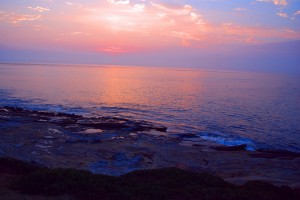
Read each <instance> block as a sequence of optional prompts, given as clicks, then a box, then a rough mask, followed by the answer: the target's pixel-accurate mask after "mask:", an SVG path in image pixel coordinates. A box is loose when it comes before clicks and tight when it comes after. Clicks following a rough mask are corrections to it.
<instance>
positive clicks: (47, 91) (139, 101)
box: [0, 64, 300, 152]
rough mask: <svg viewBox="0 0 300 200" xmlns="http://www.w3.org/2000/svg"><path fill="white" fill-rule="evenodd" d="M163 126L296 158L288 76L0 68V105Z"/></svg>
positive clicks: (299, 87)
mask: <svg viewBox="0 0 300 200" xmlns="http://www.w3.org/2000/svg"><path fill="white" fill-rule="evenodd" d="M5 105H8V106H16V107H23V108H27V109H34V110H48V111H54V112H67V113H76V114H82V115H86V116H95V115H96V116H103V115H105V116H119V117H126V118H131V119H138V120H140V119H143V120H148V121H152V122H157V123H160V124H164V125H166V126H167V127H168V133H167V134H168V135H170V136H172V135H177V134H188V133H190V134H193V135H194V136H195V137H193V138H192V141H193V142H200V143H201V142H203V141H207V142H211V143H220V144H225V145H237V144H244V143H245V144H247V145H248V149H249V150H254V149H258V148H270V149H282V150H291V151H296V152H300V79H299V78H298V77H297V76H296V75H295V76H293V75H279V74H266V73H249V72H229V71H203V70H198V69H178V68H176V69H169V68H168V69H167V68H150V67H147V68H146V67H117V66H107V67H105V66H84V65H76V66H71V65H70V66H62V65H29V64H27V65H24V64H23V65H21V64H0V106H5Z"/></svg>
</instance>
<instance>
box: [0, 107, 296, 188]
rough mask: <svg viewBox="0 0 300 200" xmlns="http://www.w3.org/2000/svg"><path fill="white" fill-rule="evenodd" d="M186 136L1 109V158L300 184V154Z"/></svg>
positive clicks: (141, 124)
mask: <svg viewBox="0 0 300 200" xmlns="http://www.w3.org/2000/svg"><path fill="white" fill-rule="evenodd" d="M183 137H185V136H182V135H181V136H177V137H174V136H173V137H169V136H168V134H167V127H164V126H161V125H158V124H153V123H150V122H146V121H134V120H129V119H121V118H115V117H111V118H110V117H98V118H95V117H94V118H87V117H83V116H80V115H73V114H66V113H51V112H39V111H29V110H24V109H21V108H13V107H1V108H0V156H1V157H12V158H16V159H19V160H22V161H26V162H28V163H32V164H34V165H38V166H40V167H49V168H75V169H82V170H88V171H90V172H92V173H95V174H106V175H112V176H120V175H123V174H126V173H129V172H132V171H135V170H142V169H158V168H166V167H176V168H180V169H185V170H188V171H194V172H208V173H210V174H214V175H218V176H220V177H222V178H224V179H225V180H226V181H228V182H231V183H235V184H244V183H245V182H247V181H251V180H261V181H267V182H270V183H273V184H275V185H279V186H280V185H287V186H290V187H292V188H299V187H300V171H299V166H300V155H299V154H298V153H294V152H287V151H276V150H266V149H261V150H257V151H246V150H245V145H238V146H231V147H226V146H221V145H215V146H207V145H201V144H193V143H188V142H183V139H182V138H183Z"/></svg>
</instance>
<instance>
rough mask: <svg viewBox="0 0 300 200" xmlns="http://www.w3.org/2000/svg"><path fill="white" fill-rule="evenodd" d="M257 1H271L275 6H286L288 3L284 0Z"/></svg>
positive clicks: (265, 0) (266, 0) (259, 0)
mask: <svg viewBox="0 0 300 200" xmlns="http://www.w3.org/2000/svg"><path fill="white" fill-rule="evenodd" d="M256 1H257V2H272V3H273V4H274V5H277V6H287V5H288V3H287V1H286V0H256Z"/></svg>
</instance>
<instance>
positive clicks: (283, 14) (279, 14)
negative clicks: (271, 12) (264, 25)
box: [276, 12, 288, 18]
mask: <svg viewBox="0 0 300 200" xmlns="http://www.w3.org/2000/svg"><path fill="white" fill-rule="evenodd" d="M276 14H277V15H278V16H279V17H283V18H288V15H287V14H286V13H283V12H277V13H276Z"/></svg>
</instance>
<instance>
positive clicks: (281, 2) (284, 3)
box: [273, 0, 288, 6]
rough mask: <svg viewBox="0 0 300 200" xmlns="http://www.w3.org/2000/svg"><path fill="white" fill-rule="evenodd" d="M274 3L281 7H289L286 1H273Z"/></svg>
mask: <svg viewBox="0 0 300 200" xmlns="http://www.w3.org/2000/svg"><path fill="white" fill-rule="evenodd" d="M273 3H274V4H275V5H280V6H287V5H288V3H287V1H286V0H273Z"/></svg>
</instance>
